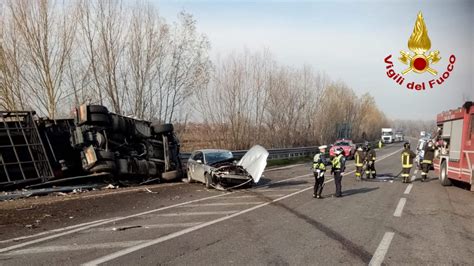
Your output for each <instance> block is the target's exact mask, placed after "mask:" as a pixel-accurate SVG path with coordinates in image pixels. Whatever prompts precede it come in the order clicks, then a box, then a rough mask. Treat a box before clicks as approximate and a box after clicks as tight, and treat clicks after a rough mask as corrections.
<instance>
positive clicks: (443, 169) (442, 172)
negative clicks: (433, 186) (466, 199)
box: [439, 161, 451, 186]
mask: <svg viewBox="0 0 474 266" xmlns="http://www.w3.org/2000/svg"><path fill="white" fill-rule="evenodd" d="M439 182H441V185H443V186H451V180H450V179H449V178H448V167H447V166H446V161H443V162H442V163H441V166H440V168H439Z"/></svg>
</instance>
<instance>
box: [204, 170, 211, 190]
mask: <svg viewBox="0 0 474 266" xmlns="http://www.w3.org/2000/svg"><path fill="white" fill-rule="evenodd" d="M204 185H205V186H206V188H207V189H211V188H212V178H211V175H210V174H208V173H205V174H204Z"/></svg>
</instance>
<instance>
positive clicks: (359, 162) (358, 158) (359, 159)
mask: <svg viewBox="0 0 474 266" xmlns="http://www.w3.org/2000/svg"><path fill="white" fill-rule="evenodd" d="M364 160H365V153H364V150H363V149H362V147H361V146H359V147H357V151H356V153H355V154H354V162H355V167H356V171H355V176H356V179H357V180H359V181H360V180H361V178H362V168H363V166H364Z"/></svg>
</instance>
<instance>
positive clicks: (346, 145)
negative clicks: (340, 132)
mask: <svg viewBox="0 0 474 266" xmlns="http://www.w3.org/2000/svg"><path fill="white" fill-rule="evenodd" d="M338 148H342V149H343V150H344V154H343V155H344V156H345V157H347V158H349V159H352V158H353V157H354V154H355V150H356V147H355V144H354V143H353V142H352V140H350V139H339V140H336V142H335V143H334V145H333V146H332V147H331V149H329V156H330V157H334V156H335V155H336V154H335V152H336V149H338Z"/></svg>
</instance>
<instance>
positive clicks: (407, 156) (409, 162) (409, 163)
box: [402, 142, 416, 183]
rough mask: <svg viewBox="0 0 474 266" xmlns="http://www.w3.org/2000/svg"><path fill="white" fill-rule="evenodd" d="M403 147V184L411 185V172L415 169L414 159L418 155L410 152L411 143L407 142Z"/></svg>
mask: <svg viewBox="0 0 474 266" xmlns="http://www.w3.org/2000/svg"><path fill="white" fill-rule="evenodd" d="M403 147H404V148H405V149H404V150H403V151H402V182H403V183H411V180H410V171H411V168H412V167H413V159H414V158H415V157H416V154H415V153H414V152H412V151H411V150H410V143H408V142H405V144H403Z"/></svg>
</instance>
